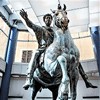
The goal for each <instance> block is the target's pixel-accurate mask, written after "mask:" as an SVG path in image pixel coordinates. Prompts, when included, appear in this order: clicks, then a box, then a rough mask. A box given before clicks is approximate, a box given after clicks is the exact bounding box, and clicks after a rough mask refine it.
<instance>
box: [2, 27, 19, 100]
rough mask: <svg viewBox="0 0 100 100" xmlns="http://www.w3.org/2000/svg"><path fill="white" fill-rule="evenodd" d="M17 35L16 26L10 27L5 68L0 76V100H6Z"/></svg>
mask: <svg viewBox="0 0 100 100" xmlns="http://www.w3.org/2000/svg"><path fill="white" fill-rule="evenodd" d="M17 36H18V30H17V28H16V27H12V28H11V30H10V35H9V40H8V45H7V51H6V57H5V61H6V69H5V73H4V75H3V77H2V82H1V90H0V100H8V93H9V86H10V78H11V70H12V64H13V61H14V56H15V50H16V43H17Z"/></svg>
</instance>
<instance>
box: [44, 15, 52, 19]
mask: <svg viewBox="0 0 100 100" xmlns="http://www.w3.org/2000/svg"><path fill="white" fill-rule="evenodd" d="M46 16H50V17H51V19H52V15H51V14H45V15H44V16H43V21H45V17H46Z"/></svg>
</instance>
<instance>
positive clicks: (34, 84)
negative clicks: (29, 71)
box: [32, 80, 41, 100]
mask: <svg viewBox="0 0 100 100" xmlns="http://www.w3.org/2000/svg"><path fill="white" fill-rule="evenodd" d="M40 88H41V85H40V84H39V83H38V82H36V81H35V80H34V83H33V91H32V100H35V97H36V94H37V92H38V91H39V90H40Z"/></svg>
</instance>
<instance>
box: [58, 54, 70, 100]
mask: <svg viewBox="0 0 100 100" xmlns="http://www.w3.org/2000/svg"><path fill="white" fill-rule="evenodd" d="M57 60H58V62H59V64H60V66H61V69H62V80H61V84H60V87H59V94H58V100H68V84H69V77H68V74H67V60H66V58H65V57H64V56H63V55H61V56H59V57H58V58H57Z"/></svg>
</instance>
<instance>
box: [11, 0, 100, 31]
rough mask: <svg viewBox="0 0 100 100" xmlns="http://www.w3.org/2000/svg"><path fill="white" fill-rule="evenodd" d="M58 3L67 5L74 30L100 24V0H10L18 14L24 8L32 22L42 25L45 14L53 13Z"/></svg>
mask: <svg viewBox="0 0 100 100" xmlns="http://www.w3.org/2000/svg"><path fill="white" fill-rule="evenodd" d="M58 3H60V4H61V5H62V6H63V4H66V6H67V12H68V18H69V20H70V23H69V28H70V30H71V31H72V32H84V31H87V30H88V27H89V26H93V25H95V26H97V25H98V26H99V25H100V20H99V19H100V0H9V4H10V5H11V6H12V8H13V9H14V10H15V12H17V14H18V15H19V11H20V10H21V9H22V8H23V9H25V11H27V13H28V17H29V19H30V20H31V21H32V22H34V23H35V24H37V25H42V26H43V25H44V22H43V19H42V18H43V15H44V14H47V13H51V10H50V9H52V10H55V9H57V5H58ZM51 14H52V13H51ZM21 20H22V19H21Z"/></svg>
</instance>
